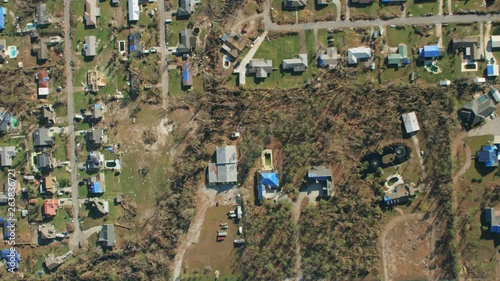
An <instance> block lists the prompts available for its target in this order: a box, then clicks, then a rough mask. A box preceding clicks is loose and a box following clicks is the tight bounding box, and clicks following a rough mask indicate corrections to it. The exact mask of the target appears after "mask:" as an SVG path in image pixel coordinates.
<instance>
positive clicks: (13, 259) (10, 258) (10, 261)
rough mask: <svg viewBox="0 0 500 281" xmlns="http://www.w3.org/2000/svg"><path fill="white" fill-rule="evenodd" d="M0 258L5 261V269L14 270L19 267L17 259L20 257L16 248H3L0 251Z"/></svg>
mask: <svg viewBox="0 0 500 281" xmlns="http://www.w3.org/2000/svg"><path fill="white" fill-rule="evenodd" d="M0 256H1V257H2V259H5V260H6V261H7V269H8V270H15V269H17V268H18V267H19V261H20V260H21V257H20V255H19V253H18V252H17V250H14V251H11V250H10V249H5V250H2V251H1V252H0Z"/></svg>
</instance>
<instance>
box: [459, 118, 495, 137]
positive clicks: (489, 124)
mask: <svg viewBox="0 0 500 281" xmlns="http://www.w3.org/2000/svg"><path fill="white" fill-rule="evenodd" d="M467 135H468V136H469V137H477V136H485V135H495V136H498V135H500V118H499V117H496V118H495V119H493V120H491V119H490V118H489V117H488V118H486V124H484V125H483V126H481V127H479V128H476V129H472V130H470V131H468V132H467Z"/></svg>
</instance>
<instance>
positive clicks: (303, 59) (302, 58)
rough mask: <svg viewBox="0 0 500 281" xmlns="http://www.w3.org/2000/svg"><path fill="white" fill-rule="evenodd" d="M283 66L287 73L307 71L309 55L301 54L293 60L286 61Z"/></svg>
mask: <svg viewBox="0 0 500 281" xmlns="http://www.w3.org/2000/svg"><path fill="white" fill-rule="evenodd" d="M281 66H282V68H283V70H285V71H287V70H291V71H292V72H304V71H306V69H307V54H299V55H298V57H297V58H293V59H284V60H283V63H282V64H281Z"/></svg>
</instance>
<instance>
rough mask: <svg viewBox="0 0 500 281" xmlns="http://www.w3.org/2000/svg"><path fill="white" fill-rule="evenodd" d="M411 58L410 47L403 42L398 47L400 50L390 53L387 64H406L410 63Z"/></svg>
mask: <svg viewBox="0 0 500 281" xmlns="http://www.w3.org/2000/svg"><path fill="white" fill-rule="evenodd" d="M410 62H411V61H410V59H409V58H408V47H407V46H406V45H405V44H401V45H399V47H398V52H397V53H396V54H389V55H388V56H387V65H389V66H393V65H394V66H398V67H401V66H405V65H408V64H410Z"/></svg>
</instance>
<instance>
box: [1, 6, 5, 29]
mask: <svg viewBox="0 0 500 281" xmlns="http://www.w3.org/2000/svg"><path fill="white" fill-rule="evenodd" d="M4 13H5V9H4V8H3V7H0V29H5V15H4Z"/></svg>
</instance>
